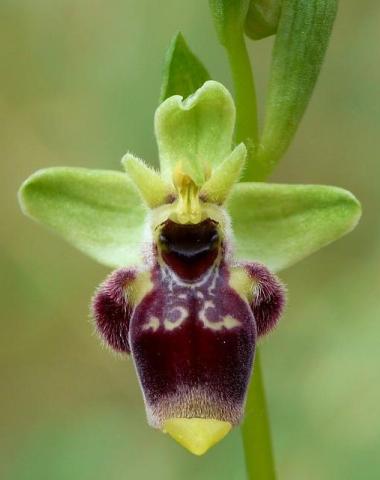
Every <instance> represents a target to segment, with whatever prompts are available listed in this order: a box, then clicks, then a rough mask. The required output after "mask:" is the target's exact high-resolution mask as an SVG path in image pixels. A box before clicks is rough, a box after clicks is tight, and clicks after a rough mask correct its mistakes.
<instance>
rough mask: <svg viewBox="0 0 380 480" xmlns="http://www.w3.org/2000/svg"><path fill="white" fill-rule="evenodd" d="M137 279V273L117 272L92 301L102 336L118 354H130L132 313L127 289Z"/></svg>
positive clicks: (131, 271)
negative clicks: (127, 297)
mask: <svg viewBox="0 0 380 480" xmlns="http://www.w3.org/2000/svg"><path fill="white" fill-rule="evenodd" d="M135 278H136V271H135V270H132V269H126V268H123V269H121V270H116V271H114V272H113V273H111V275H110V276H109V277H108V278H107V279H106V280H105V282H104V283H102V284H101V285H100V287H99V289H98V291H97V292H96V294H95V296H94V298H93V300H92V312H93V316H94V318H95V322H96V327H97V330H98V332H99V334H100V336H101V337H102V338H103V339H104V340H105V341H106V343H107V344H108V345H109V346H110V347H111V348H113V349H114V350H116V351H118V352H124V353H130V348H129V342H128V332H129V320H130V316H131V313H132V308H131V305H129V304H128V302H127V299H126V290H125V289H126V288H127V287H128V284H130V283H131V282H132V281H133V280H134V279H135Z"/></svg>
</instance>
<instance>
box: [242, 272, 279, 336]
mask: <svg viewBox="0 0 380 480" xmlns="http://www.w3.org/2000/svg"><path fill="white" fill-rule="evenodd" d="M245 269H246V272H247V273H248V274H249V276H250V277H251V278H252V279H253V280H255V282H256V286H255V289H254V298H253V301H252V304H251V307H252V311H253V315H254V317H255V320H256V325H257V333H258V336H259V337H261V336H263V335H266V334H267V333H269V332H270V331H271V330H273V328H274V327H275V326H276V325H277V322H278V320H279V319H280V316H281V314H282V312H283V310H284V307H285V288H284V286H283V284H282V283H281V282H280V280H279V279H278V278H277V277H276V276H275V275H273V274H272V273H271V272H270V271H269V270H268V269H267V268H266V267H264V265H261V264H260V263H250V264H246V265H245Z"/></svg>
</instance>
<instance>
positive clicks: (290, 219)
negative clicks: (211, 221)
mask: <svg viewBox="0 0 380 480" xmlns="http://www.w3.org/2000/svg"><path fill="white" fill-rule="evenodd" d="M226 205H227V209H228V212H229V213H230V215H231V220H232V228H233V231H234V235H235V239H236V246H235V247H236V257H237V259H238V260H247V261H259V262H262V263H263V264H264V265H266V266H268V267H269V268H270V269H272V270H274V271H279V270H283V269H284V268H287V267H289V266H291V265H293V264H294V263H296V262H299V261H300V260H302V259H303V258H305V257H307V256H308V255H310V254H312V253H313V252H316V251H317V250H319V249H320V248H322V247H324V246H325V245H327V244H329V243H331V242H333V241H334V240H337V239H338V238H339V237H341V236H342V235H345V234H346V233H348V232H350V231H351V230H352V229H353V228H354V227H355V225H356V224H357V223H358V221H359V218H360V215H361V207H360V203H359V202H358V200H357V199H356V198H355V197H354V196H353V195H352V194H351V193H350V192H348V191H346V190H343V189H341V188H337V187H329V186H319V185H280V184H266V183H238V184H237V185H236V186H235V188H234V190H233V191H232V193H231V195H230V197H229V199H228V201H227V204H226Z"/></svg>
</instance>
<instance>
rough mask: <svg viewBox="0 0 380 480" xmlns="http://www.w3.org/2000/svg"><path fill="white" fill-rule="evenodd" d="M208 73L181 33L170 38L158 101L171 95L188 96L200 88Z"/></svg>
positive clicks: (207, 78) (207, 77)
mask: <svg viewBox="0 0 380 480" xmlns="http://www.w3.org/2000/svg"><path fill="white" fill-rule="evenodd" d="M207 80H210V75H209V74H208V72H207V70H206V69H205V67H204V66H203V64H202V63H201V62H200V60H199V59H198V58H197V57H196V56H195V55H194V53H193V52H192V51H191V50H190V48H189V47H188V45H187V43H186V41H185V39H184V37H183V35H182V33H180V32H178V33H177V34H176V35H175V36H174V37H173V39H172V41H171V43H170V45H169V48H168V51H167V53H166V56H165V63H164V68H163V75H162V85H161V94H160V103H161V102H163V101H164V100H165V99H166V98H168V97H171V96H172V95H181V96H182V97H184V98H185V97H188V96H189V95H191V94H192V93H194V92H195V91H196V90H198V88H200V87H201V86H202V85H203V84H204V83H205V82H206V81H207Z"/></svg>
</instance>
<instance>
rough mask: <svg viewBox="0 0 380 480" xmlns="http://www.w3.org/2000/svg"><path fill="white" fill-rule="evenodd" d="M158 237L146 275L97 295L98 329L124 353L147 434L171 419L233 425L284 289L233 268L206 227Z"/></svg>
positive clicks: (254, 272) (210, 224)
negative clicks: (140, 398) (139, 389)
mask: <svg viewBox="0 0 380 480" xmlns="http://www.w3.org/2000/svg"><path fill="white" fill-rule="evenodd" d="M159 228H160V231H159V232H158V242H157V245H153V248H152V250H153V252H154V255H155V262H154V265H153V267H152V268H151V270H150V271H149V272H141V273H139V272H137V271H135V270H129V269H122V270H118V271H116V272H114V273H113V274H112V275H111V276H110V277H109V278H108V279H107V280H106V282H105V283H104V284H103V285H102V286H101V287H100V289H99V291H98V293H97V295H96V296H95V298H94V302H93V309H94V316H95V318H96V322H97V326H98V329H99V331H100V333H101V335H102V336H103V338H104V339H105V340H106V341H107V342H108V343H109V344H110V345H111V347H113V348H114V349H116V350H119V351H124V352H128V351H129V350H130V352H131V354H132V357H133V360H134V363H135V366H136V371H137V374H138V377H139V380H140V383H141V387H142V390H143V394H144V398H145V403H146V408H147V414H148V419H149V423H150V424H151V425H153V426H155V427H159V428H162V427H163V424H164V422H165V421H166V420H167V419H170V418H206V419H207V418H208V419H215V420H222V421H224V422H229V423H230V424H232V425H236V424H237V423H239V421H240V420H241V418H242V415H243V410H244V402H245V397H246V393H247V386H248V382H249V378H250V375H251V372H252V365H253V359H254V353H255V346H256V339H257V336H260V335H263V334H265V333H267V332H268V331H269V330H270V329H272V328H273V326H274V325H275V324H276V322H277V320H278V318H279V316H280V314H281V311H282V308H283V304H284V291H283V288H282V286H281V284H280V283H279V281H278V280H277V279H276V277H275V276H274V275H272V274H271V273H270V272H269V271H268V270H267V269H266V268H265V267H264V266H263V265H260V264H256V263H252V264H244V265H240V266H237V265H234V266H233V267H232V266H231V265H229V264H228V262H227V260H226V258H225V254H224V252H225V244H224V243H225V239H224V238H223V236H222V234H221V233H220V230H219V225H218V223H217V222H215V221H213V220H211V219H207V220H204V221H203V222H201V223H198V224H195V225H193V224H185V225H183V224H177V223H175V222H173V221H171V220H167V221H165V222H164V223H163V224H162V225H160V227H159ZM236 272H237V273H239V275H240V277H238V278H240V280H239V281H234V280H233V275H234V274H236ZM234 278H235V277H234ZM237 290H238V291H237ZM240 290H241V291H240ZM136 299H138V300H136Z"/></svg>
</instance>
